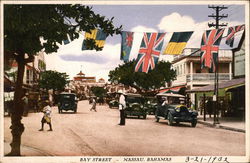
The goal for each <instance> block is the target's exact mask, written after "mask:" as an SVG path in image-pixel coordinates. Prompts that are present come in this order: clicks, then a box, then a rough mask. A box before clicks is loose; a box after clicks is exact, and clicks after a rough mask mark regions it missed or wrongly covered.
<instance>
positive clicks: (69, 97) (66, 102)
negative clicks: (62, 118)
mask: <svg viewBox="0 0 250 163" xmlns="http://www.w3.org/2000/svg"><path fill="white" fill-rule="evenodd" d="M58 99H59V101H58V112H59V113H62V111H63V110H66V111H68V110H72V111H73V112H74V113H76V112H77V103H78V100H77V97H76V94H74V93H67V92H63V93H60V94H59V98H58Z"/></svg>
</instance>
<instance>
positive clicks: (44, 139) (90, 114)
mask: <svg viewBox="0 0 250 163" xmlns="http://www.w3.org/2000/svg"><path fill="white" fill-rule="evenodd" d="M90 108H91V105H90V104H89V103H88V101H86V100H85V101H80V102H79V103H78V111H77V114H74V113H73V112H71V111H68V112H65V111H64V113H62V114H59V113H58V110H57V107H53V111H52V127H53V131H47V130H48V129H49V126H48V125H47V124H45V130H44V131H38V130H39V129H40V127H41V123H40V121H41V118H42V116H43V113H29V115H28V116H27V117H23V119H22V122H23V123H24V126H25V131H24V133H23V135H22V145H25V146H29V147H33V148H35V149H39V150H41V151H44V152H45V153H48V154H50V155H53V156H213V155H215V156H243V155H245V133H240V132H234V131H229V130H223V129H216V128H210V127H207V126H205V125H202V124H197V126H196V127H195V128H193V127H190V123H181V124H180V125H179V126H176V125H174V126H168V125H167V121H166V120H160V122H159V123H157V122H155V117H154V116H153V115H149V116H147V119H146V120H144V119H137V118H128V119H126V125H125V126H119V125H118V123H119V120H120V117H119V110H118V109H115V108H113V109H109V108H108V105H102V106H100V105H98V104H97V107H96V108H97V112H94V111H90V110H89V109H90ZM10 123H11V122H10V117H4V141H5V142H11V132H10V129H9V127H10ZM8 152H9V151H6V149H4V153H5V154H6V153H8Z"/></svg>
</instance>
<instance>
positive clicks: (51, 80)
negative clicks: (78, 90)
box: [38, 70, 69, 92]
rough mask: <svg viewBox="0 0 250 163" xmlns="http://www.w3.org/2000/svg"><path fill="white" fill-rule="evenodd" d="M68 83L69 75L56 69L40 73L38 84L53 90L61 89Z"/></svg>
mask: <svg viewBox="0 0 250 163" xmlns="http://www.w3.org/2000/svg"><path fill="white" fill-rule="evenodd" d="M68 83H69V76H68V75H67V74H66V73H61V72H57V71H51V70H49V71H44V72H42V73H41V76H40V79H39V80H38V85H39V87H40V88H43V89H46V90H50V89H53V92H54V91H63V90H64V88H65V86H66V85H67V84H68Z"/></svg>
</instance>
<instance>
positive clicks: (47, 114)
mask: <svg viewBox="0 0 250 163" xmlns="http://www.w3.org/2000/svg"><path fill="white" fill-rule="evenodd" d="M43 113H44V115H43V118H42V120H41V123H42V128H41V129H40V130H39V131H43V127H44V123H47V124H48V125H49V128H50V129H49V130H48V131H53V130H52V125H51V107H50V103H49V101H45V107H44V108H43Z"/></svg>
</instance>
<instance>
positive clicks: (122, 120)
mask: <svg viewBox="0 0 250 163" xmlns="http://www.w3.org/2000/svg"><path fill="white" fill-rule="evenodd" d="M118 93H119V94H120V97H119V110H120V123H119V125H121V126H123V125H125V110H124V109H125V106H126V102H125V96H124V94H123V92H122V91H118ZM91 103H92V107H91V108H90V111H92V110H93V111H95V112H96V100H95V98H93V99H92V100H91Z"/></svg>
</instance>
